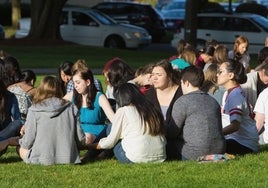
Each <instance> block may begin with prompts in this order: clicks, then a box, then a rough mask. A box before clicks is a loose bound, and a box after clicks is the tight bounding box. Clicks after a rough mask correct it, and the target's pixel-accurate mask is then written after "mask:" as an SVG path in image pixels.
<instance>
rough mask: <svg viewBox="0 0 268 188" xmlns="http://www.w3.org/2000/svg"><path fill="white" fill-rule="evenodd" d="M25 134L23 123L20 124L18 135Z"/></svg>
mask: <svg viewBox="0 0 268 188" xmlns="http://www.w3.org/2000/svg"><path fill="white" fill-rule="evenodd" d="M24 134H25V125H22V127H21V128H20V135H21V136H23V135H24Z"/></svg>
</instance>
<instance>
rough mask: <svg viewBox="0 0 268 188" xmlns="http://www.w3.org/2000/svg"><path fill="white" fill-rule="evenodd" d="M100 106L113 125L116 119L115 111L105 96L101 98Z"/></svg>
mask: <svg viewBox="0 0 268 188" xmlns="http://www.w3.org/2000/svg"><path fill="white" fill-rule="evenodd" d="M99 104H100V106H101V108H102V109H103V111H104V113H105V114H106V116H107V117H108V119H109V120H110V122H111V123H112V122H113V119H114V111H113V109H112V107H111V105H110V103H109V101H108V99H107V98H106V96H105V95H104V94H102V95H101V96H100V98H99Z"/></svg>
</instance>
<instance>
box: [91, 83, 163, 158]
mask: <svg viewBox="0 0 268 188" xmlns="http://www.w3.org/2000/svg"><path fill="white" fill-rule="evenodd" d="M115 99H116V102H117V104H118V107H119V108H118V109H117V111H116V114H115V117H114V122H113V124H112V127H111V132H110V134H109V135H108V136H107V137H106V138H102V139H101V140H100V141H99V143H98V144H95V145H94V146H93V147H96V148H97V149H109V148H113V147H114V146H115V147H114V154H115V157H116V158H117V159H118V160H119V161H120V162H122V163H142V162H163V161H164V160H165V158H166V149H165V144H166V140H165V136H164V130H165V128H164V118H163V116H162V114H161V112H160V111H159V110H158V109H157V108H155V107H154V105H153V104H152V103H151V102H150V101H149V100H147V99H146V98H145V96H144V95H143V94H142V93H141V92H140V90H139V88H138V87H137V86H136V85H134V84H132V83H124V84H122V85H121V86H119V87H118V89H117V90H116V93H115Z"/></svg>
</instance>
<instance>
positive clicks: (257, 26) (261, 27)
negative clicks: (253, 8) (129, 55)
mask: <svg viewBox="0 0 268 188" xmlns="http://www.w3.org/2000/svg"><path fill="white" fill-rule="evenodd" d="M267 33H268V19H266V18H264V17H263V16H260V15H256V14H251V13H234V14H224V13H202V14H198V26H197V46H198V47H200V48H202V47H204V45H205V42H206V41H207V40H211V39H215V40H217V41H218V42H219V43H221V44H225V45H226V46H227V47H228V48H229V49H232V48H233V44H234V41H235V39H236V38H237V37H238V36H239V35H243V36H246V37H247V38H248V40H249V53H255V54H257V53H258V52H259V51H260V49H261V48H263V47H264V40H265V38H266V37H267ZM182 38H184V29H182V30H181V32H180V33H176V34H174V36H173V40H172V41H171V46H173V47H174V48H176V46H177V43H178V41H179V40H180V39H182Z"/></svg>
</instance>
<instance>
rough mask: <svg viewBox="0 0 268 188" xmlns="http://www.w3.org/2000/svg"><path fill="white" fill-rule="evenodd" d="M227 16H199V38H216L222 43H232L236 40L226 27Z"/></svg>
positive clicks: (205, 39)
mask: <svg viewBox="0 0 268 188" xmlns="http://www.w3.org/2000/svg"><path fill="white" fill-rule="evenodd" d="M226 22H227V18H226V17H216V16H202V17H199V18H198V29H197V39H199V40H203V41H208V40H212V39H215V40H217V41H218V42H219V43H221V44H225V45H227V46H229V45H232V44H233V42H234V40H233V39H232V37H230V33H229V29H228V28H227V27H226Z"/></svg>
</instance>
